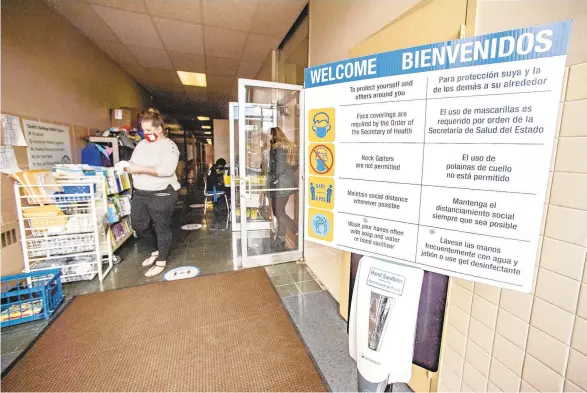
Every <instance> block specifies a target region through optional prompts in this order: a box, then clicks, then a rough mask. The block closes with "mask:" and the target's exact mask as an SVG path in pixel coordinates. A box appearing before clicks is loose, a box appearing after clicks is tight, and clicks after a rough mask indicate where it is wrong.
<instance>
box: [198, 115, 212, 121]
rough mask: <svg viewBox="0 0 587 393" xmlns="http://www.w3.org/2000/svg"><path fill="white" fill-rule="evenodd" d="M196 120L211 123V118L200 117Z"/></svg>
mask: <svg viewBox="0 0 587 393" xmlns="http://www.w3.org/2000/svg"><path fill="white" fill-rule="evenodd" d="M196 119H198V120H199V121H210V118H209V117H208V116H198V117H197V118H196Z"/></svg>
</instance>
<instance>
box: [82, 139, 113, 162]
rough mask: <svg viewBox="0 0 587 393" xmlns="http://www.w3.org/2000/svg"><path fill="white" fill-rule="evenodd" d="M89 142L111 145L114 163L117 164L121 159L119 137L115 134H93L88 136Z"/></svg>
mask: <svg viewBox="0 0 587 393" xmlns="http://www.w3.org/2000/svg"><path fill="white" fill-rule="evenodd" d="M88 142H89V143H99V144H108V145H110V146H111V147H112V165H115V164H116V163H118V161H120V155H119V151H118V138H116V137H114V136H91V137H89V138H88Z"/></svg>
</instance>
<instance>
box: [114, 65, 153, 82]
mask: <svg viewBox="0 0 587 393" xmlns="http://www.w3.org/2000/svg"><path fill="white" fill-rule="evenodd" d="M120 66H121V67H122V69H123V70H125V71H126V72H128V73H129V75H130V76H132V77H133V79H134V80H136V81H137V82H139V83H140V84H145V83H147V84H148V83H150V80H149V76H148V75H147V72H146V71H145V68H144V67H143V66H142V65H133V64H121V65H120Z"/></svg>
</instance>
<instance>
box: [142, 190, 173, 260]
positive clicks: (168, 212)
mask: <svg viewBox="0 0 587 393" xmlns="http://www.w3.org/2000/svg"><path fill="white" fill-rule="evenodd" d="M176 202H177V191H175V190H174V189H173V187H171V186H169V187H167V189H165V190H163V191H142V190H134V192H133V197H132V204H131V221H132V226H133V229H134V230H135V232H136V233H137V236H139V237H142V236H144V234H145V232H147V231H148V230H149V228H150V227H151V223H152V224H153V229H154V230H155V231H154V233H155V239H156V241H155V243H154V244H153V251H159V257H158V260H160V261H166V260H167V257H168V256H169V251H171V243H172V240H173V232H172V230H171V218H172V216H173V210H174V209H175V204H176Z"/></svg>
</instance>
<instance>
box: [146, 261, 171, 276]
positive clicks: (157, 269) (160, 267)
mask: <svg viewBox="0 0 587 393" xmlns="http://www.w3.org/2000/svg"><path fill="white" fill-rule="evenodd" d="M166 265H167V263H166V262H165V261H157V262H155V266H153V267H152V268H150V269H149V270H147V272H146V273H145V277H154V276H157V275H159V274H161V273H163V271H164V270H165V266H166Z"/></svg>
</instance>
